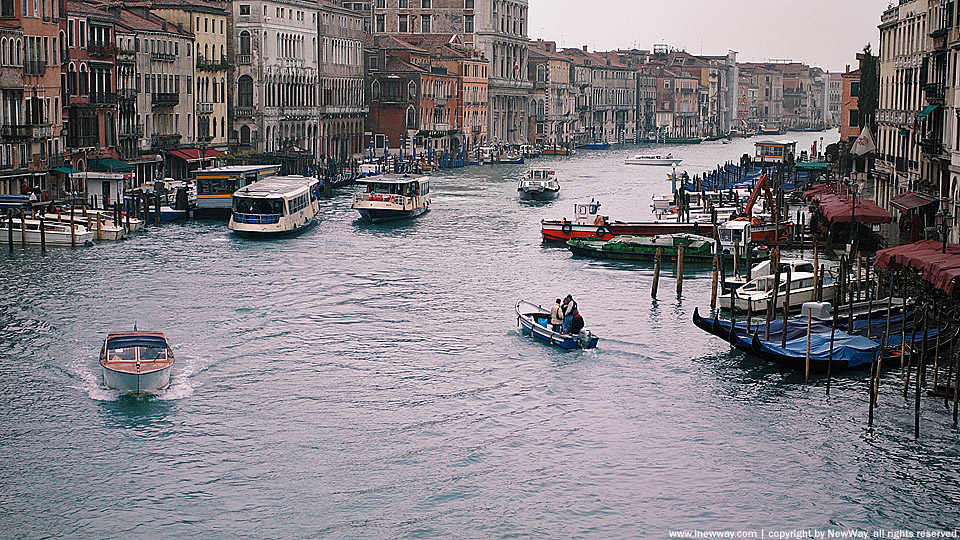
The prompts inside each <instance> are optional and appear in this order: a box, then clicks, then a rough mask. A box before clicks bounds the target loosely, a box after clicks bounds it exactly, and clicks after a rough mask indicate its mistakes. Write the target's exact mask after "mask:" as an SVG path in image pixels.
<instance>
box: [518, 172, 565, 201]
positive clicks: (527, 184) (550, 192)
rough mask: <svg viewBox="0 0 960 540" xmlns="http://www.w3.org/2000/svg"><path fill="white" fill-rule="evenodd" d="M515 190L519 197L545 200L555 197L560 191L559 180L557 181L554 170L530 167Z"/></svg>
mask: <svg viewBox="0 0 960 540" xmlns="http://www.w3.org/2000/svg"><path fill="white" fill-rule="evenodd" d="M517 192H518V193H519V194H520V198H521V199H527V200H531V201H546V200H550V199H553V198H556V196H557V195H558V194H559V193H560V182H557V177H556V174H555V173H554V171H551V170H549V169H544V168H536V169H530V170H529V171H527V174H526V176H525V177H524V178H523V179H521V180H520V183H519V184H517Z"/></svg>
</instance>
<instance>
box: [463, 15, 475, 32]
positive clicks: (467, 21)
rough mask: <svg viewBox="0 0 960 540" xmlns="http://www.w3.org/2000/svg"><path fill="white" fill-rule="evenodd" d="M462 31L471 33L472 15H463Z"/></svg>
mask: <svg viewBox="0 0 960 540" xmlns="http://www.w3.org/2000/svg"><path fill="white" fill-rule="evenodd" d="M463 31H464V33H467V34H472V33H473V15H464V16H463Z"/></svg>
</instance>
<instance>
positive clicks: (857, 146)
mask: <svg viewBox="0 0 960 540" xmlns="http://www.w3.org/2000/svg"><path fill="white" fill-rule="evenodd" d="M876 149H877V145H876V144H874V142H873V135H871V134H870V127H869V126H863V131H862V132H860V136H859V137H857V140H856V141H854V143H853V148H851V149H850V153H851V154H853V155H855V156H862V155H864V154H869V153H870V152H873V151H875V150H876Z"/></svg>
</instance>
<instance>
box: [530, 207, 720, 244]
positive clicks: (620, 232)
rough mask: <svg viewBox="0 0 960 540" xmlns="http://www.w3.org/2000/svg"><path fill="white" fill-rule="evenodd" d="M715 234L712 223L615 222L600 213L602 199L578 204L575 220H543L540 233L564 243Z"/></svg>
mask: <svg viewBox="0 0 960 540" xmlns="http://www.w3.org/2000/svg"><path fill="white" fill-rule="evenodd" d="M681 232H686V233H692V234H699V235H704V236H712V235H713V226H712V225H711V224H709V223H680V222H677V221H663V222H659V221H634V222H623V221H614V220H611V219H610V218H609V217H607V216H602V215H600V202H599V201H590V202H589V203H576V204H574V205H573V219H572V220H568V219H567V218H563V219H553V220H540V236H541V237H542V238H543V241H544V242H562V243H566V242H567V240H570V239H572V238H599V239H603V238H606V239H610V238H612V237H614V236H653V235H658V234H671V233H681Z"/></svg>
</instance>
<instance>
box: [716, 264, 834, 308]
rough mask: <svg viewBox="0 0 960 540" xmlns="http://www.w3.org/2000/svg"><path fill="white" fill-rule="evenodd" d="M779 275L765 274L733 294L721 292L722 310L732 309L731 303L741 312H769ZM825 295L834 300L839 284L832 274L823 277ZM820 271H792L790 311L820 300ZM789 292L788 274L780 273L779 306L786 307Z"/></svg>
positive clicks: (826, 297) (828, 299)
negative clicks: (818, 294) (818, 289)
mask: <svg viewBox="0 0 960 540" xmlns="http://www.w3.org/2000/svg"><path fill="white" fill-rule="evenodd" d="M776 281H777V277H776V276H775V275H765V276H760V277H758V278H755V279H752V280H750V281H749V282H747V283H746V284H745V285H743V286H741V287H740V288H738V289H735V290H733V291H731V292H730V293H726V294H721V295H720V298H719V302H720V308H721V309H730V306H731V305H734V306H736V308H737V309H738V310H741V311H752V312H754V313H760V312H762V311H766V309H767V305H768V304H769V302H770V300H771V299H772V298H773V290H774V286H775V282H776ZM822 281H823V283H822V288H823V291H822V293H823V296H822V297H821V298H820V300H822V301H826V302H829V301H831V300H833V298H834V296H835V294H836V291H837V283H836V281H834V279H833V278H831V277H829V276H823V280H822ZM816 285H817V283H816V274H814V273H813V272H795V273H794V272H792V271H791V273H790V306H789V309H790V310H794V309H800V306H802V305H803V304H804V303H806V302H813V301H815V300H818V299H817V290H816ZM786 295H787V273H786V272H782V273H780V279H779V289H778V290H777V304H776V307H777V309H780V308H782V307H783V303H784V302H785V301H786Z"/></svg>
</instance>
